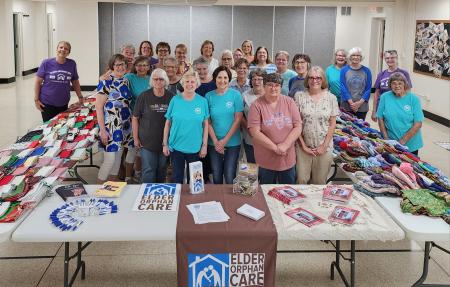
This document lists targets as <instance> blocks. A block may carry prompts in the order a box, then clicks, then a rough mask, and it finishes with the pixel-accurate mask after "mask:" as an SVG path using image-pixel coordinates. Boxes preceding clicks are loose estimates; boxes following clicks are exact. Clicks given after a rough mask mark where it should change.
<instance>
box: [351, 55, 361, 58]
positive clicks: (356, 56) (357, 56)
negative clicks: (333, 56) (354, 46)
mask: <svg viewBox="0 0 450 287" xmlns="http://www.w3.org/2000/svg"><path fill="white" fill-rule="evenodd" d="M350 57H354V58H359V57H362V56H361V55H351V56H350Z"/></svg>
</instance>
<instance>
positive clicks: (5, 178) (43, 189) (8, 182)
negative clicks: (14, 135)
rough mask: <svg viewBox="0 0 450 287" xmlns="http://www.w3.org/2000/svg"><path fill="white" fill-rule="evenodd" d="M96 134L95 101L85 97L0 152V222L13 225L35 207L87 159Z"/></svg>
mask: <svg viewBox="0 0 450 287" xmlns="http://www.w3.org/2000/svg"><path fill="white" fill-rule="evenodd" d="M97 135H98V125H97V115H96V112H95V98H88V99H86V101H85V103H84V105H83V106H81V107H79V106H74V107H71V108H70V109H69V110H67V111H66V112H63V113H60V114H59V115H57V116H56V117H54V118H53V119H51V120H50V121H48V122H46V123H44V124H43V125H41V126H39V127H37V128H35V129H34V130H32V131H30V132H28V133H27V134H26V135H24V136H23V137H21V138H20V139H19V140H18V141H17V142H16V143H14V144H12V145H10V146H9V147H7V148H5V149H2V150H0V223H3V222H14V221H16V220H17V219H18V218H19V217H20V216H21V215H22V214H23V212H24V211H25V210H27V209H31V208H33V207H34V206H36V205H37V204H38V203H39V202H40V201H41V200H42V198H43V197H44V196H45V195H46V193H47V191H49V190H51V188H52V187H53V186H54V185H56V184H58V183H60V182H61V181H62V180H64V179H65V178H66V176H67V174H68V170H69V169H71V168H73V167H74V166H75V165H76V164H77V163H78V162H79V161H83V160H85V159H87V157H88V153H87V149H88V148H90V147H91V146H92V145H93V143H94V142H95V141H96V138H97Z"/></svg>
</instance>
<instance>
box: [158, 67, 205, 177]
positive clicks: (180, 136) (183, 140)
mask: <svg viewBox="0 0 450 287" xmlns="http://www.w3.org/2000/svg"><path fill="white" fill-rule="evenodd" d="M181 84H182V86H183V89H184V90H183V92H182V93H178V94H177V95H176V96H174V97H173V98H172V100H171V101H170V104H169V108H168V109H167V112H166V115H165V117H166V123H165V125H164V133H163V141H162V146H163V153H164V155H165V156H169V155H170V156H171V161H172V166H173V174H172V182H174V183H183V178H184V167H185V165H186V164H187V166H188V167H187V168H188V171H187V174H189V163H190V162H194V161H198V160H199V159H200V158H203V157H205V156H206V153H207V149H208V142H207V141H208V119H209V109H208V102H207V100H206V99H205V98H204V97H202V96H200V95H198V94H196V93H195V89H196V88H197V87H198V86H199V85H200V79H199V77H198V74H197V72H194V71H191V70H189V71H187V72H186V73H184V75H183V77H182V78H181Z"/></svg>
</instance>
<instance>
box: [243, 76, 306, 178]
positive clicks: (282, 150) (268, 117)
mask: <svg viewBox="0 0 450 287" xmlns="http://www.w3.org/2000/svg"><path fill="white" fill-rule="evenodd" d="M263 81H264V90H265V91H264V96H262V97H260V98H258V99H257V100H255V101H254V102H253V104H252V105H251V106H250V111H249V116H248V129H249V131H250V134H251V136H252V137H253V148H254V151H255V159H256V163H257V164H258V165H259V181H260V183H261V184H275V183H281V184H294V183H295V163H296V157H295V147H294V144H295V141H296V140H297V139H298V137H299V136H300V134H301V131H302V130H301V119H300V113H299V110H298V108H297V106H296V104H295V102H294V100H293V99H291V98H290V97H286V96H283V95H282V94H281V85H282V84H283V79H282V78H281V76H280V74H278V73H273V74H268V75H266V76H265V77H264V80H263Z"/></svg>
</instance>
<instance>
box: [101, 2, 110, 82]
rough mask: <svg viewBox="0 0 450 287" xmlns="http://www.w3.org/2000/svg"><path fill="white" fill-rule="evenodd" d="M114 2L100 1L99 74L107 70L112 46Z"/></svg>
mask: <svg viewBox="0 0 450 287" xmlns="http://www.w3.org/2000/svg"><path fill="white" fill-rule="evenodd" d="M112 6H113V5H112V3H102V2H99V3H98V31H99V35H98V40H99V49H100V53H99V55H100V57H99V64H100V65H99V74H102V73H104V72H105V69H106V67H107V65H108V59H109V57H110V56H111V54H112V53H113V48H112Z"/></svg>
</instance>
